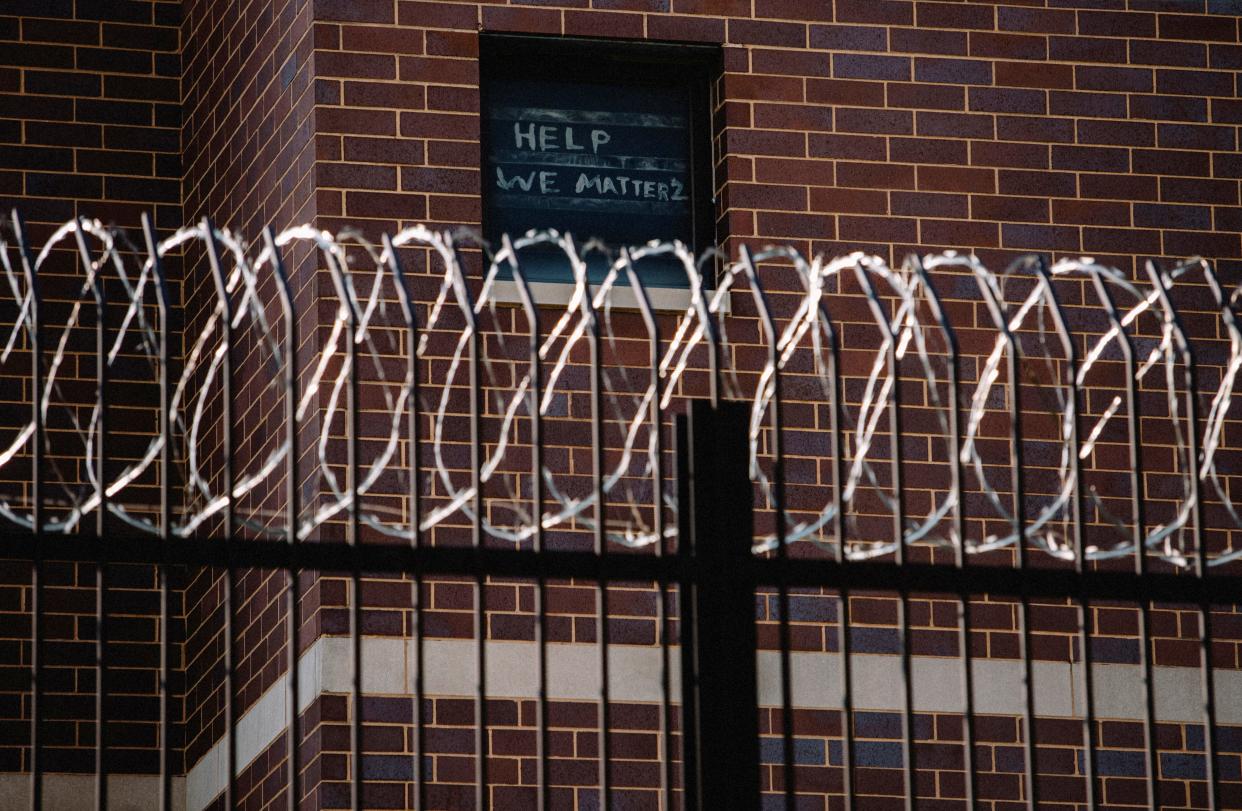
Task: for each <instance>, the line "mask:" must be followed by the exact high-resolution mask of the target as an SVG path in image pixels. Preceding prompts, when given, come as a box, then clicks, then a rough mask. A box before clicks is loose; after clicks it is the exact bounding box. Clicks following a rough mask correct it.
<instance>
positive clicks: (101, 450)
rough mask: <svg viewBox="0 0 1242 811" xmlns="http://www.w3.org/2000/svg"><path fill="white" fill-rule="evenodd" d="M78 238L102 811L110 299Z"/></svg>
mask: <svg viewBox="0 0 1242 811" xmlns="http://www.w3.org/2000/svg"><path fill="white" fill-rule="evenodd" d="M73 237H74V242H75V243H76V244H77V248H78V259H79V260H81V262H82V273H83V275H84V276H86V277H87V278H89V279H91V293H92V295H93V296H94V299H95V412H96V417H95V420H94V422H95V426H94V428H95V431H94V440H95V441H94V447H93V449H92V453H93V455H94V459H93V461H94V466H93V467H94V470H93V471H92V473H93V475H94V477H95V498H96V499H97V502H98V503H97V504H96V506H95V544H96V555H97V556H96V558H95V807H96V808H97V809H99V811H103V809H105V808H107V807H108V740H107V732H108V730H107V726H108V712H107V706H106V704H107V700H108V614H107V598H108V560H107V555H106V550H105V546H104V545H105V543H106V541H105V539H104V532H105V527H106V524H107V520H106V518H107V514H108V493H107V478H106V477H105V471H104V455H105V454H106V453H107V443H106V440H105V436H104V434H105V432H106V430H107V426H108V419H107V408H108V403H107V397H106V391H107V385H108V298H107V293H106V291H105V290H104V284H103V264H102V263H100V266H99V267H98V268H94V266H93V263H92V262H91V256H90V251H89V250H88V249H87V247H86V234H85V233H84V232H83V230H82V218H81V217H79V218H77V219H76V220H74V229H73Z"/></svg>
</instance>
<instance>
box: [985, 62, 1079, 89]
mask: <svg viewBox="0 0 1242 811" xmlns="http://www.w3.org/2000/svg"><path fill="white" fill-rule="evenodd" d="M995 70H996V83H997V84H998V85H1008V86H1010V87H1044V88H1050V89H1072V88H1073V87H1074V68H1073V66H1072V65H1032V64H1029V63H1027V62H997V63H996V68H995Z"/></svg>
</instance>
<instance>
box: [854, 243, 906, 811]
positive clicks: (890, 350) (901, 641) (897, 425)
mask: <svg viewBox="0 0 1242 811" xmlns="http://www.w3.org/2000/svg"><path fill="white" fill-rule="evenodd" d="M854 271H855V273H856V275H857V276H858V281H859V282H860V283H861V285H862V287H863V289H864V290H865V291H866V293H867V303H868V304H869V305H870V307H871V312H872V315H874V316H875V320H876V324H877V325H878V326H879V327H880V328H882V329H883V330H884V333H885V334H884V341H885V355H886V359H885V362H886V363H887V365H888V374H889V377H890V379H891V380H892V381H893V385H891V386H890V387H889V389H888V409H889V410H888V420H889V433H890V435H891V457H892V459H891V464H892V468H891V469H892V489H893V543H894V545H895V549H894V553H893V562H894V563H895V564H896V565H897V566H899V567H900V566H903V565H905V562H906V541H905V525H906V500H905V487H904V485H903V482H902V470H901V464H902V450H903V449H902V447H901V440H902V437H903V435H904V434H903V432H902V420H901V365H900V362H899V361H898V358H897V341H898V337H899V333H900V331H901V328H900V327H898V326H897V325H896V324H894V323H893V321H892V319H891V318H890V317H889V316H888V315H887V314H886V313H885V312H884V304H883V303H882V302H881V301H880V298H879V295H878V294H877V293H876V290H875V286H874V285H873V284H872V282H871V278H870V276H868V274H867V270H866V268H864V267H863V265H862V264H857V265H855V266H854ZM909 614H910V595H909V594H908V593H907V591H906V588H905V586H901V587H900V588H899V589H898V599H897V638H898V645H899V646H900V647H901V688H902V712H901V749H902V759H903V762H904V764H905V778H906V797H905V807H906V809H907V811H910V809H913V808H914V807H915V805H916V804H917V802H918V799H917V798H918V764H917V752H916V750H915V743H914V734H915V732H914V674H913V671H912V668H911V664H912V663H911V658H910V616H909Z"/></svg>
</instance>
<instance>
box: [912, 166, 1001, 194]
mask: <svg viewBox="0 0 1242 811" xmlns="http://www.w3.org/2000/svg"><path fill="white" fill-rule="evenodd" d="M918 188H919V189H920V190H925V191H957V192H988V193H991V192H994V191H995V190H996V173H995V172H994V171H993V170H991V169H966V168H959V167H948V166H920V167H918Z"/></svg>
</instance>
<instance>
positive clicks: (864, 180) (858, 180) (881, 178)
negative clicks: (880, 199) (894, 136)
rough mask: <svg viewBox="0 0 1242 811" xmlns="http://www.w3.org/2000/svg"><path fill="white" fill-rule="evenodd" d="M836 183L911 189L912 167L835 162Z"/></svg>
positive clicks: (877, 187)
mask: <svg viewBox="0 0 1242 811" xmlns="http://www.w3.org/2000/svg"><path fill="white" fill-rule="evenodd" d="M837 185H838V186H854V187H857V188H861V189H867V188H874V189H913V188H914V167H913V166H901V165H896V164H892V165H885V164H875V163H847V162H844V161H842V162H839V163H838V164H837Z"/></svg>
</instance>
